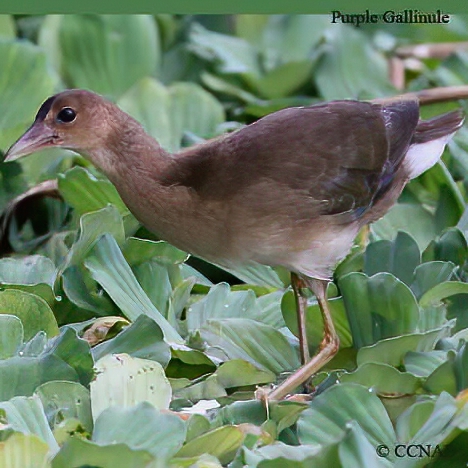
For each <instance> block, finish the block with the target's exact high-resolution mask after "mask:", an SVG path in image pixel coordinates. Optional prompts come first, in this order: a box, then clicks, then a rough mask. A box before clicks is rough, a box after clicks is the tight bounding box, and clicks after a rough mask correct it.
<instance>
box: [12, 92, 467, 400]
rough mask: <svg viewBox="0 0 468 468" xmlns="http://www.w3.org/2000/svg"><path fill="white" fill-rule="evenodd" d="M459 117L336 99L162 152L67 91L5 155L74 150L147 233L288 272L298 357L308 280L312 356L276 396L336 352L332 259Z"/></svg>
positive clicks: (229, 261)
mask: <svg viewBox="0 0 468 468" xmlns="http://www.w3.org/2000/svg"><path fill="white" fill-rule="evenodd" d="M462 121H463V118H462V115H461V113H460V112H458V111H455V112H451V113H449V114H445V115H443V116H439V117H436V118H434V119H431V120H429V121H426V122H423V121H420V120H419V105H418V101H417V99H415V98H402V99H394V100H391V101H389V102H388V103H372V102H358V101H334V102H329V103H325V104H320V105H316V106H310V107H302V108H290V109H284V110H281V111H279V112H275V113H273V114H271V115H268V116H266V117H264V118H262V119H260V120H259V121H257V122H255V123H254V124H252V125H248V126H246V127H244V128H243V129H241V130H238V131H236V132H233V133H231V134H227V135H225V136H222V137H219V138H217V139H214V140H210V141H207V142H206V143H203V144H201V145H197V146H194V147H192V148H189V149H186V150H183V151H181V152H180V153H177V154H169V153H168V152H166V151H165V150H163V149H162V148H161V147H160V146H159V145H158V143H157V142H156V141H155V140H154V139H153V138H152V137H150V136H149V135H148V134H147V133H146V132H145V131H144V130H143V128H142V127H141V126H140V124H139V123H138V122H136V121H135V120H134V119H132V118H131V117H130V116H128V115H127V114H125V113H124V112H123V111H121V110H120V109H119V108H118V107H117V106H115V105H114V104H112V103H110V102H108V101H106V100H105V99H103V98H101V97H100V96H98V95H96V94H94V93H90V92H88V91H82V90H70V91H65V92H63V93H60V94H58V95H56V96H53V97H51V98H49V99H48V100H47V101H46V102H45V103H44V104H43V106H42V107H41V109H40V110H39V112H38V114H37V116H36V120H35V122H34V124H33V125H32V126H31V128H30V129H29V130H28V131H27V132H26V134H25V135H24V136H23V137H21V139H20V140H18V142H17V143H15V145H13V147H12V148H11V149H10V150H9V152H8V153H7V158H6V160H13V159H16V158H17V157H20V156H22V155H24V154H28V153H31V152H32V151H35V150H37V149H39V148H43V147H45V146H60V147H63V148H68V149H72V150H75V151H77V152H79V153H81V154H83V156H85V157H86V158H88V159H89V160H90V161H91V162H93V163H94V164H95V165H96V166H97V167H99V168H100V169H101V170H102V171H103V172H104V173H105V174H106V175H107V176H108V177H109V179H110V180H111V181H112V182H113V183H114V185H115V186H116V188H117V190H118V191H119V193H120V195H121V197H122V199H123V200H124V202H125V203H126V204H127V206H128V207H129V208H130V210H131V211H132V212H133V213H134V215H135V216H136V217H137V218H138V219H139V220H140V221H141V222H142V223H143V224H144V225H145V226H146V227H147V228H148V229H150V230H151V231H153V232H155V233H156V234H158V235H159V236H160V237H161V238H163V239H166V240H167V241H169V242H170V243H172V244H174V245H175V246H177V247H179V248H181V249H183V250H186V251H188V252H191V253H193V254H195V255H198V256H200V257H202V258H205V259H207V260H210V261H213V262H215V263H217V264H220V265H222V266H226V267H228V268H235V266H236V265H249V264H255V263H264V264H268V265H282V266H284V267H286V268H288V269H289V270H291V271H292V272H293V273H294V275H293V286H294V288H295V291H296V293H297V294H298V307H299V320H300V322H301V323H300V328H301V330H302V331H301V333H300V335H301V336H300V339H301V351H302V356H303V359H305V360H306V359H307V358H308V355H307V349H306V348H307V344H306V343H305V344H304V341H305V332H304V330H305V327H304V325H303V310H301V309H303V308H304V300H303V298H302V299H301V296H300V286H301V284H302V281H305V282H306V283H307V285H308V286H309V287H311V288H312V289H313V290H314V292H315V293H316V295H317V298H318V300H319V303H320V305H321V309H322V313H323V314H324V320H325V337H324V342H323V343H322V346H321V350H320V352H319V354H318V357H319V359H316V358H317V356H315V357H314V358H313V359H312V360H311V361H310V362H309V364H306V365H305V366H304V367H303V368H301V369H300V371H299V374H297V375H300V377H299V380H297V379H296V380H294V381H293V380H289V381H287V383H286V384H283V385H282V386H281V387H280V388H279V389H277V391H275V392H273V397H275V398H276V397H282V396H284V394H285V393H287V392H288V391H290V390H291V389H292V388H294V386H296V385H298V384H299V383H301V382H302V381H304V380H305V379H306V378H307V377H308V376H310V374H311V373H312V372H314V371H316V370H317V366H318V365H319V364H320V365H322V364H323V361H326V360H329V359H330V358H331V357H332V356H333V354H334V353H336V351H337V346H338V342H337V336H336V333H335V331H334V328H333V323H330V322H331V318H330V317H329V312H328V309H327V304H326V298H325V285H326V281H327V280H329V278H330V275H331V272H332V268H333V267H334V265H335V264H336V262H337V261H338V260H340V259H341V258H343V257H344V256H345V255H346V254H347V252H348V251H349V249H350V247H351V245H352V242H353V239H354V237H355V236H356V234H357V232H358V231H359V229H360V228H361V227H362V226H363V225H365V224H367V223H370V222H372V221H375V220H376V219H378V218H380V217H381V216H383V215H384V214H385V212H386V211H387V210H388V209H389V208H390V207H391V206H392V205H393V204H394V203H395V201H396V200H397V198H398V196H399V195H400V193H401V191H402V189H403V187H404V186H405V184H406V183H407V182H408V180H409V179H410V178H412V177H415V176H417V175H419V174H420V173H421V172H423V171H424V170H426V169H428V168H429V167H431V166H432V165H433V164H435V163H436V162H437V160H438V159H439V157H440V155H441V153H442V151H443V148H444V146H445V143H446V142H447V141H448V139H449V138H450V137H451V135H452V134H453V133H454V132H455V131H456V130H457V129H458V128H459V127H460V126H461V124H462ZM300 278H302V280H301V279H300ZM314 360H315V361H317V362H315V361H314ZM318 361H320V362H318ZM311 369H312V371H311ZM306 374H307V375H306ZM288 382H289V383H288ZM291 385H292V387H291Z"/></svg>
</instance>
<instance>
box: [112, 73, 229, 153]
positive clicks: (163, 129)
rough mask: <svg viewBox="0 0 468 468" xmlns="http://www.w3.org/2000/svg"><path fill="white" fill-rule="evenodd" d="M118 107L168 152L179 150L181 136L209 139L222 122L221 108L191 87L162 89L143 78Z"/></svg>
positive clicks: (200, 89)
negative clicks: (190, 134) (185, 134)
mask: <svg viewBox="0 0 468 468" xmlns="http://www.w3.org/2000/svg"><path fill="white" fill-rule="evenodd" d="M118 104H119V106H120V107H121V108H122V109H123V110H124V111H126V112H127V113H129V114H130V115H132V116H133V117H134V118H136V119H137V120H138V121H139V122H140V123H141V124H142V125H143V127H144V128H145V130H146V131H147V132H148V133H149V134H150V135H151V136H152V137H154V138H155V139H156V140H158V142H159V144H160V145H161V146H162V147H163V148H165V149H166V150H168V151H177V150H179V149H180V145H181V141H182V137H183V136H184V133H185V132H190V133H193V134H195V135H197V136H199V137H210V136H212V135H213V134H214V133H215V131H216V129H217V127H218V125H220V124H221V123H223V122H224V120H225V116H224V109H223V107H222V105H221V104H220V103H219V102H218V101H217V100H216V99H215V98H214V97H213V96H212V95H211V94H210V93H208V92H207V91H205V90H204V89H203V88H202V87H201V86H199V85H197V84H195V83H175V84H173V85H171V86H169V87H165V86H163V85H162V84H160V83H159V82H158V81H156V80H154V79H152V78H149V77H148V78H144V79H143V80H141V81H139V82H138V83H136V84H135V85H134V86H133V87H132V88H131V89H130V90H129V91H128V92H127V93H125V95H124V96H122V98H121V99H120V100H119V102H118Z"/></svg>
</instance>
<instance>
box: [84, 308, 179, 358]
mask: <svg viewBox="0 0 468 468" xmlns="http://www.w3.org/2000/svg"><path fill="white" fill-rule="evenodd" d="M120 353H126V354H129V355H130V356H133V357H139V358H143V359H151V360H153V361H157V362H159V363H160V364H161V365H162V366H164V367H165V366H167V363H168V362H169V360H170V358H171V353H170V349H169V345H168V344H167V343H166V342H165V341H164V336H163V333H162V331H161V328H160V327H159V326H158V325H157V323H156V322H155V321H154V320H152V319H151V318H149V317H148V316H146V315H140V316H139V317H137V319H136V320H135V321H134V322H133V323H132V324H131V325H130V326H128V327H125V328H124V329H123V330H122V331H121V332H120V333H119V334H118V335H117V336H116V337H114V338H112V339H110V340H107V341H104V342H103V343H101V344H98V345H97V346H95V347H94V348H93V349H92V354H93V357H94V359H95V360H96V361H97V360H99V359H101V358H102V357H104V356H105V355H108V354H120Z"/></svg>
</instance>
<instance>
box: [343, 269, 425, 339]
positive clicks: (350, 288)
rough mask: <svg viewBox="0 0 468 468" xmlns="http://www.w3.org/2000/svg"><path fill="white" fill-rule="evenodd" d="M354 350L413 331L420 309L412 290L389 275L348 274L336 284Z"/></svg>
mask: <svg viewBox="0 0 468 468" xmlns="http://www.w3.org/2000/svg"><path fill="white" fill-rule="evenodd" d="M339 285H340V289H341V291H342V293H343V301H344V304H345V308H346V314H347V316H348V320H349V324H350V328H351V333H352V336H353V343H354V347H356V348H361V347H362V346H368V345H371V344H372V343H375V342H376V341H378V340H381V339H383V338H390V337H392V336H398V335H403V334H408V333H411V332H414V331H416V328H417V324H418V321H419V308H418V305H417V303H416V300H415V297H414V295H413V293H412V292H411V290H410V289H409V288H408V286H406V285H405V284H404V283H402V282H401V281H400V280H398V279H397V278H395V277H394V276H393V275H391V274H389V273H378V274H376V275H374V276H372V277H371V278H369V277H367V276H366V275H364V274H363V273H349V274H347V275H345V276H343V277H341V278H340V280H339Z"/></svg>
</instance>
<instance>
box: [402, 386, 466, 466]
mask: <svg viewBox="0 0 468 468" xmlns="http://www.w3.org/2000/svg"><path fill="white" fill-rule="evenodd" d="M457 403H458V402H457V401H456V400H455V399H454V398H453V397H451V396H450V395H448V394H447V393H442V394H441V395H440V396H439V397H438V398H437V400H436V402H435V404H434V407H433V410H432V413H431V414H430V416H429V417H428V418H427V419H426V417H427V408H425V411H424V415H423V418H422V419H423V420H424V419H426V420H425V421H424V422H423V421H421V422H423V424H422V425H421V427H420V428H419V430H417V431H416V433H415V434H414V435H412V437H411V438H410V439H409V440H405V442H406V444H407V445H410V444H422V445H424V446H426V445H430V446H431V447H435V446H436V445H443V444H446V443H448V442H449V441H450V440H452V439H453V437H454V436H455V434H457V433H458V429H457V428H458V427H459V426H460V425H463V424H464V421H466V409H467V408H466V405H465V407H464V406H463V405H459V404H457ZM403 414H404V413H403ZM402 417H403V418H404V419H406V420H407V416H406V415H405V416H402ZM405 422H407V421H402V422H401V423H400V422H398V423H397V427H398V429H399V432H400V434H402V433H406V434H408V435H410V434H412V433H413V432H414V429H410V430H408V429H406V430H403V428H402V426H404V423H405ZM423 462H424V460H421V461H420V462H419V464H418V465H417V466H423V464H422V463H423Z"/></svg>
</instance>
